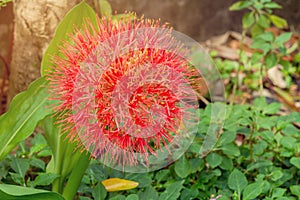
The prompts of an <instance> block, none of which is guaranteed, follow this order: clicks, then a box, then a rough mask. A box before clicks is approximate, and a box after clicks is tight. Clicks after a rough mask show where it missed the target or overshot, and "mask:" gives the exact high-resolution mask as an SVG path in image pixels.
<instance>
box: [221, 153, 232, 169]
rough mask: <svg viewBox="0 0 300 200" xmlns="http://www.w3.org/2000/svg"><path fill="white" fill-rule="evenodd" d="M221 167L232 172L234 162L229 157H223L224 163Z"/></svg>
mask: <svg viewBox="0 0 300 200" xmlns="http://www.w3.org/2000/svg"><path fill="white" fill-rule="evenodd" d="M220 167H221V168H222V169H225V170H228V171H231V170H232V168H233V162H232V160H231V159H230V158H228V157H227V156H226V157H225V156H223V160H222V163H221V165H220Z"/></svg>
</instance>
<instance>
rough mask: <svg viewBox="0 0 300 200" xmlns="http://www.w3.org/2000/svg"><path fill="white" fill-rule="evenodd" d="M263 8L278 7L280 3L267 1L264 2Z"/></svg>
mask: <svg viewBox="0 0 300 200" xmlns="http://www.w3.org/2000/svg"><path fill="white" fill-rule="evenodd" d="M264 7H265V8H270V9H280V8H282V7H281V5H279V4H278V3H275V2H269V3H266V4H265V5H264Z"/></svg>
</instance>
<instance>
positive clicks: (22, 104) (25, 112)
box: [0, 78, 51, 160]
mask: <svg viewBox="0 0 300 200" xmlns="http://www.w3.org/2000/svg"><path fill="white" fill-rule="evenodd" d="M37 99H39V101H36V100H37ZM47 106H49V100H48V94H47V89H46V80H45V79H44V78H40V79H38V80H36V81H35V82H33V83H32V84H31V85H30V86H29V88H28V90H27V91H25V92H22V93H20V94H18V95H17V96H16V97H15V98H14V99H13V100H12V102H11V106H10V109H9V110H8V112H6V113H5V114H3V115H2V116H1V117H0V146H1V149H0V160H2V159H3V158H4V156H5V155H7V154H8V153H9V152H10V151H11V150H13V149H14V148H15V146H17V145H18V144H19V143H20V142H21V141H23V140H24V139H26V138H27V137H28V136H30V135H31V134H32V132H33V131H34V129H35V127H36V125H37V124H38V122H39V121H40V120H42V119H43V118H45V117H46V116H47V115H49V114H50V113H51V112H50V111H49V109H47Z"/></svg>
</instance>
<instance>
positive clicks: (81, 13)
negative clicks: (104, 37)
mask: <svg viewBox="0 0 300 200" xmlns="http://www.w3.org/2000/svg"><path fill="white" fill-rule="evenodd" d="M86 19H89V20H90V21H91V22H92V23H94V24H96V14H95V11H94V10H93V9H92V8H91V7H90V6H89V5H88V4H87V3H86V2H85V1H82V2H81V3H80V4H78V5H76V6H75V7H74V8H72V10H70V11H69V12H68V13H67V14H66V16H65V17H64V18H63V19H62V20H61V22H60V23H59V25H58V26H57V28H56V31H55V35H54V37H53V39H52V40H51V42H50V44H49V47H48V48H47V50H46V52H45V54H44V57H43V59H42V67H41V74H42V76H44V75H46V74H48V73H49V69H50V67H51V65H52V62H51V59H52V57H53V55H60V52H59V50H60V46H61V45H62V44H63V41H68V38H69V34H71V33H72V32H73V31H74V28H75V26H76V27H78V28H81V27H82V26H83V24H84V22H85V20H86Z"/></svg>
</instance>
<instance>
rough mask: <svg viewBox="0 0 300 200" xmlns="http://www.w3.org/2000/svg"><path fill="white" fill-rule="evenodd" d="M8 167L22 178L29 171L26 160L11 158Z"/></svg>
mask: <svg viewBox="0 0 300 200" xmlns="http://www.w3.org/2000/svg"><path fill="white" fill-rule="evenodd" d="M10 166H11V168H12V169H13V170H14V171H15V172H16V173H17V174H20V175H21V177H24V176H25V174H26V172H27V170H28V169H29V161H28V160H27V159H22V158H15V157H13V158H12V161H11V163H10Z"/></svg>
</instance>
